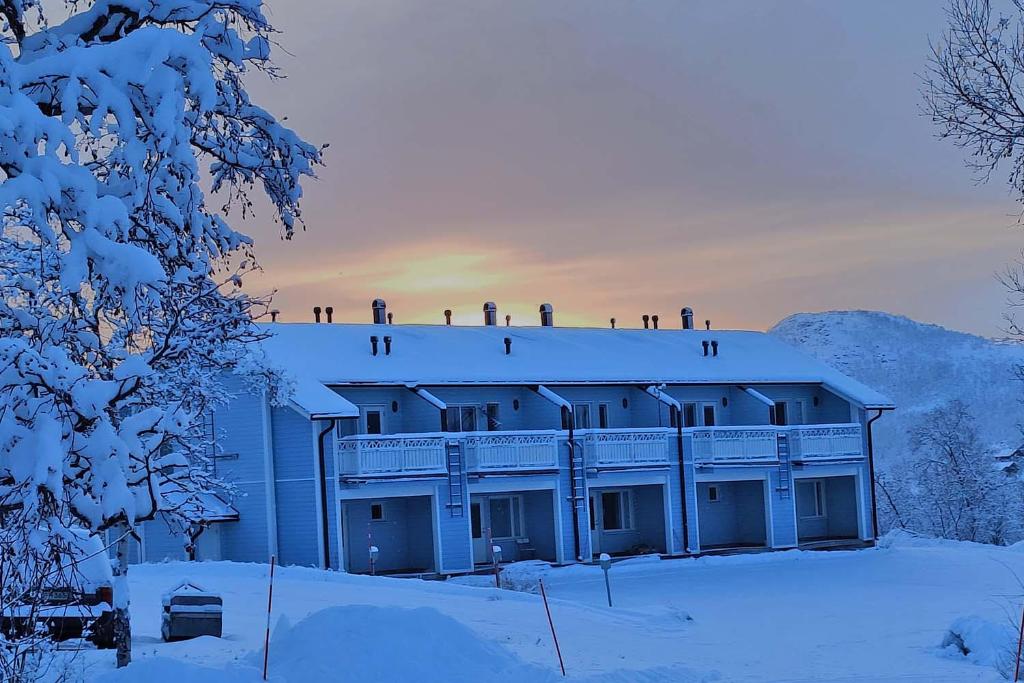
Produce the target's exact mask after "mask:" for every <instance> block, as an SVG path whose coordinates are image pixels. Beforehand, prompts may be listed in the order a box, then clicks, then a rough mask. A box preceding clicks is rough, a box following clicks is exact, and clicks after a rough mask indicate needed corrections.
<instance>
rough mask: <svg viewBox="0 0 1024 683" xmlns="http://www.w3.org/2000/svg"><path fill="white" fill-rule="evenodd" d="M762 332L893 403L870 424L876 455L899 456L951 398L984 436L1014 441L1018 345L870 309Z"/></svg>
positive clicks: (800, 317)
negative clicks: (914, 431) (911, 434)
mask: <svg viewBox="0 0 1024 683" xmlns="http://www.w3.org/2000/svg"><path fill="white" fill-rule="evenodd" d="M770 333H771V334H773V335H775V336H776V337H778V338H780V339H781V340H783V341H785V342H787V343H789V344H792V345H793V346H796V347H798V348H800V349H801V350H802V351H804V352H805V353H807V354H809V355H811V356H813V357H815V358H817V359H818V360H820V361H823V362H825V363H828V364H829V365H831V366H833V367H834V368H836V369H837V370H839V371H841V372H843V373H845V374H847V375H849V376H850V377H853V378H854V379H857V380H859V381H861V382H863V383H864V384H866V385H868V386H869V387H871V388H872V389H875V390H877V391H880V392H882V393H883V394H885V395H886V396H888V397H889V398H891V399H893V400H894V401H895V402H896V405H897V410H896V411H895V412H893V413H891V414H888V415H886V416H885V417H883V418H882V419H881V420H879V421H878V422H877V423H876V425H875V437H876V441H875V442H876V444H878V457H879V460H880V461H884V460H886V459H890V458H900V457H901V456H902V455H903V454H904V453H905V452H906V450H907V447H908V441H907V433H908V431H909V429H910V428H912V427H913V426H914V425H915V424H916V423H917V422H918V420H919V419H920V416H921V415H922V414H923V413H924V412H927V411H928V410H931V409H933V408H936V407H938V406H940V405H942V404H944V403H947V402H948V401H950V400H952V399H960V400H961V401H963V402H964V403H965V404H967V406H969V407H970V408H971V410H972V411H973V413H974V417H975V419H976V420H977V424H978V430H979V434H980V435H981V437H982V440H983V441H984V442H986V443H989V444H992V445H996V444H1006V445H1007V446H1009V447H1010V448H1016V447H1017V446H1018V445H1020V441H1021V434H1020V430H1019V428H1018V425H1019V423H1020V400H1021V398H1022V397H1024V386H1022V385H1021V383H1020V382H1019V381H1017V376H1016V368H1017V366H1019V365H1021V364H1024V345H1022V344H1020V343H1017V342H1014V341H1004V340H995V339H986V338H984V337H978V336H975V335H971V334H965V333H963V332H955V331H953V330H948V329H946V328H944V327H940V326H938V325H928V324H924V323H919V322H915V321H913V320H911V319H909V318H904V317H902V316H897V315H890V314H888V313H879V312H874V311H832V312H828V313H798V314H797V315H793V316H790V317H788V318H786V319H785V320H783V321H781V322H780V323H778V324H777V325H775V327H773V328H772V329H771V330H770Z"/></svg>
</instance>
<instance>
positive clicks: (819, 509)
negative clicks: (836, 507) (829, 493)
mask: <svg viewBox="0 0 1024 683" xmlns="http://www.w3.org/2000/svg"><path fill="white" fill-rule="evenodd" d="M808 485H810V486H813V487H814V508H815V510H814V512H815V514H813V515H801V514H800V510H799V505H798V504H797V503H798V501H799V500H800V494H799V493H798V492H797V491H796V489H797V487H799V486H808ZM793 492H794V496H793V506H794V507H796V508H797V513H796V516H797V520H798V521H799V520H801V519H805V520H809V519H828V505H827V504H826V501H825V482H824V481H823V480H822V479H820V478H818V477H814V478H811V477H804V478H802V479H801V480H800V481H798V482H796V483H795V484H794V486H793Z"/></svg>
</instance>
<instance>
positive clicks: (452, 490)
mask: <svg viewBox="0 0 1024 683" xmlns="http://www.w3.org/2000/svg"><path fill="white" fill-rule="evenodd" d="M445 461H446V463H447V465H448V512H449V513H450V514H451V516H452V517H462V516H463V515H464V514H465V509H466V508H465V503H464V501H463V498H464V490H465V487H464V484H463V480H462V475H463V471H462V469H463V468H462V445H461V444H460V443H459V442H458V441H448V442H447V443H446V444H445Z"/></svg>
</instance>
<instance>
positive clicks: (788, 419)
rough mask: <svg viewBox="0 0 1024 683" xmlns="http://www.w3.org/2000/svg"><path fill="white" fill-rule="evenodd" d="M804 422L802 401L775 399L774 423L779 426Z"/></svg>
mask: <svg viewBox="0 0 1024 683" xmlns="http://www.w3.org/2000/svg"><path fill="white" fill-rule="evenodd" d="M803 423H804V402H803V401H776V402H775V423H774V424H776V425H778V426H779V427H785V426H786V425H802V424H803Z"/></svg>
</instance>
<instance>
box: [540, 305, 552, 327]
mask: <svg viewBox="0 0 1024 683" xmlns="http://www.w3.org/2000/svg"><path fill="white" fill-rule="evenodd" d="M540 324H541V327H554V325H555V309H554V308H552V306H551V304H541V305H540Z"/></svg>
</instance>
